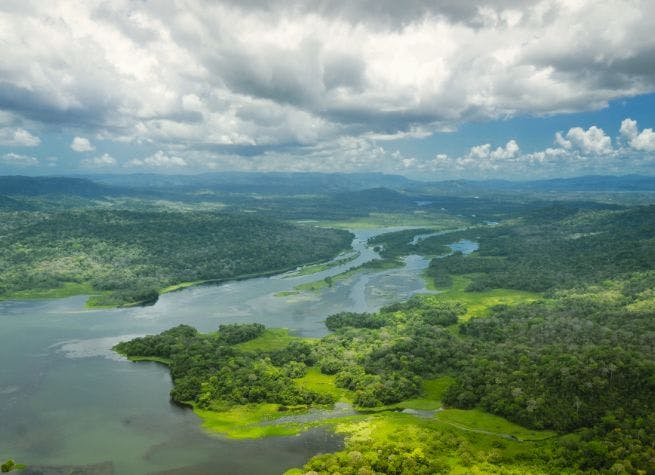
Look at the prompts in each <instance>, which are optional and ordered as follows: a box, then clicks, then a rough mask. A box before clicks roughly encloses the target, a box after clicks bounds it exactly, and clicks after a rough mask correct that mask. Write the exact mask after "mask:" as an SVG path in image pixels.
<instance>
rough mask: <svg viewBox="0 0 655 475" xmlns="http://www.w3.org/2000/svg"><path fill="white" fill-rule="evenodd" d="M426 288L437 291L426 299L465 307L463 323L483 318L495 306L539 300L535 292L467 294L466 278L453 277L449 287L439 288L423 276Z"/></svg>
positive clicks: (509, 291)
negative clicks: (460, 304) (454, 303)
mask: <svg viewBox="0 0 655 475" xmlns="http://www.w3.org/2000/svg"><path fill="white" fill-rule="evenodd" d="M425 279H426V287H427V288H428V289H430V290H436V291H439V292H440V293H439V294H436V295H431V296H429V297H426V298H427V299H430V300H434V301H443V302H452V301H454V302H460V303H463V304H464V305H466V309H467V311H466V313H465V314H464V315H461V316H460V320H462V321H465V320H468V319H469V318H471V317H483V316H485V315H488V314H489V311H490V309H491V308H492V307H494V306H496V305H516V304H521V303H530V302H534V301H535V300H537V299H539V298H540V295H539V294H538V293H536V292H527V291H524V290H512V289H490V290H484V291H478V292H469V291H467V290H466V289H467V288H468V286H469V285H470V283H471V279H470V278H469V277H467V276H455V277H453V279H452V284H451V285H450V287H446V288H440V287H437V286H435V285H434V281H433V280H432V278H431V277H430V276H429V275H426V276H425Z"/></svg>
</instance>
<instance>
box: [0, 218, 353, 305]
mask: <svg viewBox="0 0 655 475" xmlns="http://www.w3.org/2000/svg"><path fill="white" fill-rule="evenodd" d="M351 240H352V235H351V234H350V233H349V232H346V231H339V230H332V229H320V228H315V227H301V226H296V225H292V224H287V223H283V222H279V221H274V220H268V219H262V218H256V217H252V216H249V215H231V214H219V213H207V212H187V213H173V212H134V211H103V210H82V211H68V212H62V213H49V214H44V213H12V214H8V213H7V214H5V215H3V219H2V221H1V222H0V268H2V270H3V272H2V274H0V298H2V297H4V298H8V297H11V296H15V297H20V296H30V295H21V291H27V292H29V293H31V294H34V293H37V294H38V292H44V291H48V290H53V289H59V290H61V291H63V292H64V291H65V289H66V288H68V289H71V291H73V292H74V293H79V292H81V291H85V292H89V293H99V296H97V297H96V298H95V300H94V302H95V303H96V304H102V305H120V304H126V303H131V302H137V301H143V300H153V299H156V298H157V293H158V291H160V290H161V289H163V288H165V287H167V286H171V285H176V284H180V283H184V282H195V281H204V280H212V279H230V278H236V277H239V276H243V275H248V274H259V273H266V272H271V271H277V270H283V269H289V268H293V267H295V266H298V265H301V264H305V263H309V262H314V261H320V260H326V259H329V258H331V257H333V256H334V255H336V254H337V253H338V252H339V251H341V250H343V249H345V248H349V246H350V243H351Z"/></svg>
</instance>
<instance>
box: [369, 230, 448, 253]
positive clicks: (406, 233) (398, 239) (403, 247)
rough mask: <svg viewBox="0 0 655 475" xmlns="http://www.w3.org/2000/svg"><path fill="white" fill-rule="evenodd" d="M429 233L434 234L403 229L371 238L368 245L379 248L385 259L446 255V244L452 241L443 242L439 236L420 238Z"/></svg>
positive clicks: (430, 231)
mask: <svg viewBox="0 0 655 475" xmlns="http://www.w3.org/2000/svg"><path fill="white" fill-rule="evenodd" d="M430 233H434V230H432V229H426V228H423V229H405V230H402V231H394V232H391V233H386V234H380V235H378V236H375V237H372V238H371V239H369V240H368V243H369V245H372V246H379V247H380V251H379V252H380V255H381V256H382V257H385V258H395V257H401V256H406V255H408V254H420V255H441V254H448V253H449V252H450V248H449V247H448V246H447V245H446V244H450V243H452V242H453V241H452V240H447V241H445V240H444V239H443V238H442V237H441V236H439V235H437V236H427V237H425V238H423V239H422V238H421V237H422V236H421V235H425V234H430Z"/></svg>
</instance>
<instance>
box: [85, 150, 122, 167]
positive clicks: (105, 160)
mask: <svg viewBox="0 0 655 475" xmlns="http://www.w3.org/2000/svg"><path fill="white" fill-rule="evenodd" d="M80 164H81V165H82V166H83V167H92V168H95V167H110V166H113V165H116V159H115V158H114V157H112V156H111V155H109V154H108V153H103V154H102V155H100V156H98V157H93V158H85V159H84V160H82V161H81V162H80Z"/></svg>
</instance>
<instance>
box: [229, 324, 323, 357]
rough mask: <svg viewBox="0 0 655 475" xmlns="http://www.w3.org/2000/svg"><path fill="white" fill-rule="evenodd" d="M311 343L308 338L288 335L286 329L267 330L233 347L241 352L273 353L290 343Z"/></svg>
mask: <svg viewBox="0 0 655 475" xmlns="http://www.w3.org/2000/svg"><path fill="white" fill-rule="evenodd" d="M300 340H302V341H311V339H309V338H299V337H295V336H292V335H290V334H289V330H287V329H286V328H267V329H266V330H265V331H264V333H262V335H261V336H258V337H257V338H254V339H252V340H249V341H245V342H243V343H238V344H236V345H234V347H235V348H238V349H239V350H241V351H248V352H251V351H273V350H281V349H283V348H285V347H286V346H287V345H288V344H289V343H291V342H292V341H300Z"/></svg>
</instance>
